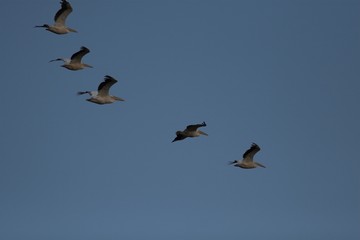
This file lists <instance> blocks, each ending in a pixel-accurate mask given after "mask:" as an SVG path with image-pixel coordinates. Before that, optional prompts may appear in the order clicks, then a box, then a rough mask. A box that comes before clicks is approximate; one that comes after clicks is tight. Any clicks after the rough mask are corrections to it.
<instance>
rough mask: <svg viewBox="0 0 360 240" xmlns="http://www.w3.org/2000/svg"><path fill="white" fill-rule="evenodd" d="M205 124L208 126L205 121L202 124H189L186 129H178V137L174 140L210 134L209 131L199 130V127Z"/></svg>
mask: <svg viewBox="0 0 360 240" xmlns="http://www.w3.org/2000/svg"><path fill="white" fill-rule="evenodd" d="M205 126H206V123H205V122H203V123H201V124H194V125H189V126H187V127H186V129H185V130H184V131H177V132H176V138H175V139H174V140H173V141H172V142H175V141H179V140H183V139H185V138H187V137H198V136H200V135H205V136H208V134H207V133H204V132H203V131H201V130H198V128H199V127H205Z"/></svg>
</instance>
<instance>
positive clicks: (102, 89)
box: [78, 75, 125, 105]
mask: <svg viewBox="0 0 360 240" xmlns="http://www.w3.org/2000/svg"><path fill="white" fill-rule="evenodd" d="M104 79H105V81H103V82H102V83H100V85H99V87H98V90H97V91H85V92H78V95H82V94H86V93H88V94H89V95H90V96H91V98H89V99H86V100H87V101H89V102H93V103H96V104H101V105H102V104H109V103H113V102H116V101H125V100H124V99H122V98H119V97H115V96H111V95H109V89H110V87H111V86H112V85H114V84H115V83H117V81H116V80H115V79H114V78H113V77H110V76H109V75H106V76H105V78H104Z"/></svg>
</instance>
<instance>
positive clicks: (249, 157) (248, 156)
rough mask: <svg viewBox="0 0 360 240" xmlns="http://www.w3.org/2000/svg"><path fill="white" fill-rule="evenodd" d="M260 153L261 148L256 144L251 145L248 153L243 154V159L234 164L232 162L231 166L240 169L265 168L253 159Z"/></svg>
mask: <svg viewBox="0 0 360 240" xmlns="http://www.w3.org/2000/svg"><path fill="white" fill-rule="evenodd" d="M258 151H260V147H259V146H258V145H257V144H256V143H253V144H251V147H250V148H249V149H248V150H246V152H245V153H244V154H243V159H242V160H235V161H233V162H230V164H234V166H235V167H240V168H246V169H249V168H256V167H263V168H264V167H265V166H264V165H262V164H260V163H258V162H254V160H253V158H254V155H255V154H256V153H257V152H258Z"/></svg>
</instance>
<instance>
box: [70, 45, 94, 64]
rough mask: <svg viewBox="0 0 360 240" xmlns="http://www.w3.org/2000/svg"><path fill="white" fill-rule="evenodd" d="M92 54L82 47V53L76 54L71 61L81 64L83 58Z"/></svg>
mask: <svg viewBox="0 0 360 240" xmlns="http://www.w3.org/2000/svg"><path fill="white" fill-rule="evenodd" d="M89 52H90V50H89V49H88V48H86V47H81V48H80V51H78V52H76V53H74V54H73V55H72V56H71V61H72V62H76V63H80V62H81V59H82V57H83V56H85V55H86V54H88V53H89Z"/></svg>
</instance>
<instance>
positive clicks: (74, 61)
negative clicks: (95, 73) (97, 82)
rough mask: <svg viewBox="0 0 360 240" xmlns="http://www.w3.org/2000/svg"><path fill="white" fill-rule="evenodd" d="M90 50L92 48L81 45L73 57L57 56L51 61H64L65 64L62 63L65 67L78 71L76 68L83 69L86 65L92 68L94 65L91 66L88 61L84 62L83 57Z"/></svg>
mask: <svg viewBox="0 0 360 240" xmlns="http://www.w3.org/2000/svg"><path fill="white" fill-rule="evenodd" d="M89 52H90V50H89V49H88V48H86V47H81V48H80V51H78V52H76V53H74V54H73V55H72V56H71V59H66V58H57V59H54V60H51V61H50V62H54V61H63V62H64V63H65V64H63V65H61V66H62V67H64V68H67V69H69V70H72V71H76V70H81V69H84V68H86V67H88V68H92V66H90V65H89V64H86V63H82V62H81V59H82V58H83V57H84V56H85V55H86V54H88V53H89Z"/></svg>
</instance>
